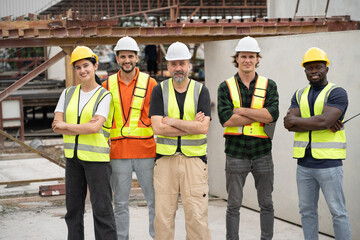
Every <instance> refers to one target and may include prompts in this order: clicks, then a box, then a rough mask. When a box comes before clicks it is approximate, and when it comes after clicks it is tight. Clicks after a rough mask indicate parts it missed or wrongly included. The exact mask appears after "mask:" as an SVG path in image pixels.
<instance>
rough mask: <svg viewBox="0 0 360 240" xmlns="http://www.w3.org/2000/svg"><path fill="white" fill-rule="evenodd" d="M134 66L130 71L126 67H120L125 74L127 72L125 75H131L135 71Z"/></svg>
mask: <svg viewBox="0 0 360 240" xmlns="http://www.w3.org/2000/svg"><path fill="white" fill-rule="evenodd" d="M131 66H132V68H131V69H130V70H126V69H125V68H124V67H122V66H120V68H121V70H122V71H123V72H125V73H131V72H132V71H133V70H134V68H135V65H131Z"/></svg>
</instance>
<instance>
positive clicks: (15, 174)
mask: <svg viewBox="0 0 360 240" xmlns="http://www.w3.org/2000/svg"><path fill="white" fill-rule="evenodd" d="M60 177H65V169H63V168H62V167H60V166H58V165H56V164H54V163H52V162H50V161H49V160H47V159H45V158H32V159H18V160H10V159H9V160H2V161H0V182H6V181H21V180H32V179H47V178H60ZM57 183H58V182H57V181H50V182H36V183H30V184H28V185H22V186H16V187H7V186H6V185H0V196H7V195H19V194H26V193H29V194H31V193H36V192H38V191H39V186H40V185H50V184H57Z"/></svg>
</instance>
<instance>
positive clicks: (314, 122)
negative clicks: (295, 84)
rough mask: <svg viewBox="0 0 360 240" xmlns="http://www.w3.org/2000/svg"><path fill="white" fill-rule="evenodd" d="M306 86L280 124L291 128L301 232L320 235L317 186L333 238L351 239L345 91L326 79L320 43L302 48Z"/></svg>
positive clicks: (324, 56) (293, 98)
mask: <svg viewBox="0 0 360 240" xmlns="http://www.w3.org/2000/svg"><path fill="white" fill-rule="evenodd" d="M301 65H302V66H303V67H304V69H305V75H306V77H307V79H308V81H309V86H307V87H305V88H303V89H299V90H297V91H296V92H295V94H294V95H293V97H292V99H291V106H290V109H289V110H288V112H287V114H286V116H285V117H284V126H285V128H286V129H288V130H289V131H291V132H295V137H294V149H293V157H294V158H296V159H297V170H296V182H297V187H298V196H299V208H300V214H301V222H302V228H303V232H304V238H305V239H306V240H307V239H311V240H314V239H318V231H319V223H318V200H319V190H320V189H321V191H322V192H323V194H324V197H325V200H326V203H327V205H328V207H329V209H330V212H331V215H332V220H333V227H334V233H335V239H341V240H349V239H351V229H350V223H349V217H348V214H347V211H346V208H345V196H344V192H343V188H342V181H343V171H342V160H344V159H345V157H346V139H345V130H344V128H343V124H342V121H343V119H344V115H345V112H346V109H347V106H348V98H347V93H346V91H345V90H344V89H343V88H341V87H339V86H337V85H335V84H333V83H330V82H328V81H327V77H326V75H327V73H328V71H329V68H328V65H329V60H328V58H327V55H326V53H325V52H324V51H323V50H321V49H319V48H315V47H314V48H310V49H309V50H308V51H306V53H305V55H304V58H303V62H302V64H301Z"/></svg>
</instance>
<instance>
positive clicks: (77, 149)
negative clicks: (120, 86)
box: [63, 85, 114, 162]
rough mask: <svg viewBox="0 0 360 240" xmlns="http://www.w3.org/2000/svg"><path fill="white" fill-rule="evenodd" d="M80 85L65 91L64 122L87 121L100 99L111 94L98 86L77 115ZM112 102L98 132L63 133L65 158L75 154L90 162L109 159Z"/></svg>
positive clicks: (93, 113)
mask: <svg viewBox="0 0 360 240" xmlns="http://www.w3.org/2000/svg"><path fill="white" fill-rule="evenodd" d="M80 86H81V85H77V86H74V87H69V88H67V90H66V92H65V104H64V122H66V123H72V124H82V123H88V122H89V121H90V120H91V119H92V118H93V116H94V115H95V113H96V110H97V108H98V106H99V103H100V102H101V100H102V99H103V98H104V97H105V96H106V95H108V94H111V93H110V92H109V91H108V90H106V89H105V88H102V87H100V88H99V89H98V90H96V92H95V93H94V95H93V96H92V97H91V98H90V100H89V101H88V102H87V103H86V104H85V106H84V108H83V109H82V111H81V114H80V116H79V114H78V111H79V99H80ZM113 112H114V109H113V104H112V101H111V104H110V110H109V115H108V117H107V120H106V121H105V123H104V125H103V126H102V127H101V128H100V130H99V132H97V133H93V134H80V135H65V134H64V135H63V139H64V152H65V157H66V158H73V157H74V155H76V156H77V157H78V158H79V159H80V160H83V161H91V162H108V161H110V156H109V154H110V147H109V144H108V140H109V136H110V128H111V124H112V116H113Z"/></svg>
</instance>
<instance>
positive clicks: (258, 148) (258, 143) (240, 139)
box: [217, 73, 279, 159]
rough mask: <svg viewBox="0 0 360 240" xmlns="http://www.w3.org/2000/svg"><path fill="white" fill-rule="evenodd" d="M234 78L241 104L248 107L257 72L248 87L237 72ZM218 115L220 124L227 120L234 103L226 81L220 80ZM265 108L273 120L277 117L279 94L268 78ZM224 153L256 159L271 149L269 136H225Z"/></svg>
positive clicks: (241, 157)
mask: <svg viewBox="0 0 360 240" xmlns="http://www.w3.org/2000/svg"><path fill="white" fill-rule="evenodd" d="M234 77H235V79H236V80H237V81H238V84H239V88H240V93H241V98H242V106H243V107H247V108H250V106H251V100H252V96H253V93H254V88H255V82H256V81H255V79H257V77H258V74H257V73H256V74H255V78H254V80H252V81H251V82H250V86H249V89H248V88H247V87H246V86H245V85H244V83H243V82H242V81H241V79H240V76H239V74H238V73H236V74H235V76H234ZM217 108H218V115H219V120H220V123H221V125H223V124H224V123H225V122H227V121H228V120H229V119H230V117H231V116H232V115H233V109H234V105H233V103H232V99H231V96H230V92H229V88H228V86H227V84H226V82H225V81H224V82H222V83H221V84H220V86H219V88H218V107H217ZM264 108H266V109H267V110H268V111H269V113H270V114H271V116H272V117H273V120H274V122H276V120H277V119H278V117H279V95H278V92H277V86H276V83H275V82H274V81H272V80H271V79H269V82H268V87H267V92H266V99H265V103H264ZM225 139H226V140H225V153H226V155H228V156H230V157H233V158H239V159H244V158H246V159H256V158H259V157H261V156H264V155H265V154H266V153H268V152H270V151H271V140H270V138H257V137H252V136H245V135H237V136H229V135H226V136H225Z"/></svg>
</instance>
